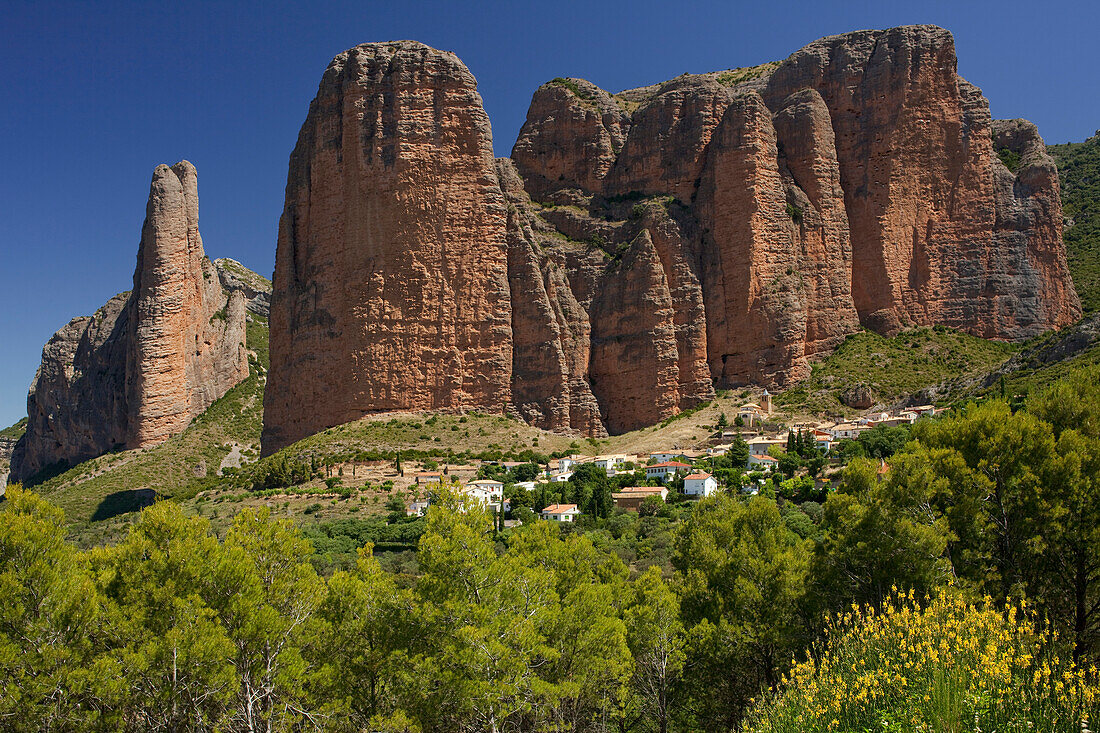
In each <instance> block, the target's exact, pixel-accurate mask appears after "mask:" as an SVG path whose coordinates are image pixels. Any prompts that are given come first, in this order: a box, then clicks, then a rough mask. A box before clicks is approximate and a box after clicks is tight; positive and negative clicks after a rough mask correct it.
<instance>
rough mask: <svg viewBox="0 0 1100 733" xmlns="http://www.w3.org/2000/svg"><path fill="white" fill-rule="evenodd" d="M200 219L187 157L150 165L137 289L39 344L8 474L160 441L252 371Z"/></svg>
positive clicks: (235, 297)
mask: <svg viewBox="0 0 1100 733" xmlns="http://www.w3.org/2000/svg"><path fill="white" fill-rule="evenodd" d="M198 221H199V209H198V177H197V175H196V173H195V168H194V166H192V165H191V164H190V163H188V162H187V161H182V162H180V163H177V164H176V165H174V166H172V167H171V168H169V167H168V166H166V165H161V166H158V167H157V169H156V171H154V173H153V181H152V184H151V185H150V190H149V204H148V207H147V209H146V217H145V224H144V226H143V228H142V236H141V244H140V246H139V248H138V257H137V269H136V271H135V273H134V289H133V290H132V291H131V292H129V293H123V294H121V295H117V296H115V297H114V298H112V299H111V300H110V301H108V302H107V304H106V305H105V306H103V307H102V308H100V309H99V310H98V311H96V313H95V315H93V316H90V317H82V318H75V319H73V320H72V321H70V322H69V323H68V324H67V325H66V326H65V327H64V328H62V329H61V330H59V331H58V332H57V333H56V334H54V336H53V337H52V338H51V339H50V340H49V342H48V343H47V344H46V346H45V347H44V348H43V350H42V364H41V366H40V367H39V369H38V373H37V374H36V375H35V380H34V383H33V384H32V385H31V389H30V394H29V396H28V398H27V416H28V423H27V432H26V435H25V436H24V437H23V438H22V439H21V440H20V442H19V444H18V445H17V446H16V449H15V453H14V454H13V456H12V476H13V478H14V479H16V480H20V479H27V478H30V477H32V476H34V475H35V474H36V473H38V472H39V471H41V470H42V469H45V468H48V467H51V466H54V465H57V464H63V465H71V464H74V463H77V462H79V461H82V460H87V459H89V458H93V457H95V456H97V455H101V454H103V453H105V452H107V451H110V450H113V449H118V448H127V449H129V448H143V447H148V446H152V445H156V444H158V443H162V442H164V441H165V440H167V439H168V438H170V437H171V436H173V435H176V434H177V433H179V432H181V431H182V430H183V429H184V428H185V427H187V424H188V423H190V422H191V420H192V419H193V418H194V417H196V416H197V415H199V414H200V413H202V412H203V411H204V410H205V409H206V408H207V407H209V406H210V405H211V404H212V403H213V402H214V400H216V399H218V398H219V397H221V396H222V395H223V394H225V393H226V392H227V391H228V390H229V388H230V387H232V386H233V385H235V384H237V383H238V382H239V381H241V380H242V379H244V378H245V377H246V376H248V358H247V355H246V352H245V343H244V342H245V298H244V295H243V294H242V293H241V292H239V291H236V290H231V291H230V290H224V289H223V288H222V286H221V284H220V281H219V274H218V271H217V269H216V268H215V266H214V265H213V263H211V262H210V260H209V259H207V258H206V255H205V254H204V252H203V246H202V238H201V237H200V236H199V229H198Z"/></svg>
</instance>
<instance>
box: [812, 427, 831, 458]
mask: <svg viewBox="0 0 1100 733" xmlns="http://www.w3.org/2000/svg"><path fill="white" fill-rule="evenodd" d="M814 448H820V449H821V450H823V451H825V452H826V453H828V452H829V451H830V450H832V448H833V434H832V433H827V432H825V431H824V430H814Z"/></svg>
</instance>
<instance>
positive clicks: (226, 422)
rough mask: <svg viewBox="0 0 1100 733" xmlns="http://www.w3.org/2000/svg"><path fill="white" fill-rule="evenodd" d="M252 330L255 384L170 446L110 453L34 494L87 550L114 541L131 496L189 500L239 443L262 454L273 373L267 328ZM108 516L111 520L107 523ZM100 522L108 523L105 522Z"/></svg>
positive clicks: (237, 391)
mask: <svg viewBox="0 0 1100 733" xmlns="http://www.w3.org/2000/svg"><path fill="white" fill-rule="evenodd" d="M252 318H253V319H254V321H253V322H251V323H249V324H248V334H247V337H246V339H247V345H248V348H249V350H250V351H252V352H254V354H255V357H250V359H249V362H250V367H251V368H250V370H249V376H248V378H247V379H245V380H244V381H243V382H241V383H240V384H238V385H237V386H235V387H234V388H233V389H231V390H229V392H227V393H226V394H225V396H223V397H222V398H221V399H220V400H218V401H217V402H215V403H214V404H213V405H211V406H210V408H209V409H208V410H207V411H206V412H205V413H203V414H202V415H201V416H200V417H199V418H198V419H196V420H195V421H194V422H193V423H192V424H191V425H190V426H188V428H187V429H186V430H185V431H184V432H183V433H181V434H180V435H177V436H176V437H174V438H172V439H170V440H169V441H167V442H166V443H164V444H162V445H159V446H156V447H154V448H149V449H145V450H133V451H124V452H121V453H110V454H107V455H104V456H100V457H99V458H94V459H92V460H90V461H85V462H84V463H81V464H79V465H77V466H74V467H73V468H72V469H70V470H68V471H66V472H65V473H63V474H61V475H59V476H56V477H54V478H52V479H50V480H48V481H46V482H44V483H42V484H39V485H38V486H36V487H34V488H35V490H36V491H38V492H40V493H41V494H43V495H44V496H46V497H47V498H49V499H50V500H51V501H53V502H55V503H57V504H58V505H60V506H61V507H62V508H63V509H64V510H65V514H66V516H67V517H68V519H69V521H70V523H71V524H72V526H73V531H74V535H75V536H77V537H78V539H80V540H81V541H82V542H83V543H86V544H95V543H98V542H100V541H105V540H110V539H111V538H112V537H114V536H115V535H116V533H117V531H118V529H119V525H120V524H124V523H125V522H126V521H127V520H128V517H127V516H126V515H125V514H119V513H118V512H121V511H123V510H125V509H128V508H131V507H132V506H133V505H134V502H135V499H134V497H133V496H132V494H130V493H129V492H131V491H133V490H137V489H153V490H155V491H157V492H158V494H160V495H164V496H173V497H177V498H185V497H188V496H192V495H194V494H195V493H196V492H197V491H199V490H200V489H202V488H203V487H205V486H207V485H209V483H210V482H211V481H212V480H213V479H204V478H200V477H199V476H197V475H196V473H201V471H196V467H198V466H199V465H205V468H206V472H207V474H208V475H209V476H213V474H214V473H215V472H216V471H217V469H218V468H219V466H220V465H221V461H222V459H223V458H225V456H226V455H227V454H228V453H229V452H230V449H231V446H232V444H233V443H238V444H239V445H240V446H241V450H242V451H245V452H246V455H247V452H248V451H253V452H256V453H258V451H259V445H260V426H261V420H262V418H263V379H264V375H265V374H266V372H267V364H268V356H267V324H266V322H264V321H263V319H260V318H258V317H256V316H252ZM108 515H109V516H108ZM100 517H105V518H103V519H100Z"/></svg>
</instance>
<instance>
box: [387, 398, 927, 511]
mask: <svg viewBox="0 0 1100 733" xmlns="http://www.w3.org/2000/svg"><path fill="white" fill-rule="evenodd" d="M771 409H772V404H771V395H770V394H769V393H768V391H767V390H765V391H764V393H763V395H761V399H760V403H759V404H756V403H748V404H745V405H742V406H740V407H739V408H738V411H737V418H738V420H737V423H736V424H737V429H736V430H735V431H732V432H724V433H723V434H722V437H723V438H729V439H730V442H723V443H720V444H718V445H713V446H710V447H709V448H706V449H703V450H677V451H659V452H654V453H649V454H642V455H630V454H612V455H600V456H583V455H569V456H564V457H562V458H555V459H553V460H551V461H550V462H549V463H548V464H547V465H546V466H545V467H544V468H543V472H542V476H541V477H540V478H541V481H542V482H544V483H546V482H548V483H565V482H567V481H569V479H570V478H571V477H572V476H573V473H574V471H575V470H576V468H577V467H578V466H579V465H581V464H585V463H591V464H593V465H595V466H596V467H597V468H601V469H603V470H604V471H605V472H606V473H607V475H608V476H609V477H614V476H616V475H618V474H620V473H631V474H633V473H634V471H635V470H636V468H637V467H644V470H645V475H646V478H647V479H656V480H657V481H658V482H659V483H660V484H662V485H660V486H631V487H625V488H623V489H621V490H620V491H617V492H615V493H614V494H612V498H613V500H614V503H615V506H616V507H617V508H621V509H624V510H627V511H639V509H640V508H641V506H642V504H643V503H644V502H645V500H646V499H648V498H649V497H651V496H656V497H660V498H661V499H662V500H664V499H666V498H667V497H668V489H667V488H666V487H665V486H664V485H663V484H666V483H667V482H668V481H669V479H671V478H673V477H675V476H677V475H682V476H683V477H684V489H683V493H684V494H685V495H686V496H690V497H697V498H705V497H708V496H710V495H712V494H714V493H715V492H716V491H718V480H717V479H715V478H714V476H711V475H710V474H709V473H707V472H706V471H701V470H697V469H696V468H695V467H694V466H693V464H694V463H695V462H697V461H699V460H701V459H705V458H709V457H714V456H718V455H724V454H725V453H726V452H727V451H729V450H730V448H731V447H732V445H733V440H734V439H736V438H742V435H743V433H745V432H749V431H753V430H758V429H760V428H763V426H764V424H765V421H766V420H767V419H768V416H769V415H770V413H771ZM936 412H937V409H936V408H935V407H933V406H932V405H921V406H919V407H911V408H907V409H904V410H901V411H899V412H897V413H896V414H890V413H886V412H878V413H872V414H869V415H865V416H863V417H861V418H859V419H857V420H853V421H851V422H841V423H816V424H801V425H793V426H790V427H789V428H788V429H787V430H786V432H785V433H783V434H782V435H772V436H769V435H765V434H755V435H749V436H748V437H743V438H742V439H744V440H745V442H746V443H747V444H748V447H749V457H748V461H747V463H746V465H745V468H746V469H747V470H750V471H764V472H768V471H772V470H775V469H776V466H777V463H778V461H777V460H776V459H775V458H773V457H772V456H770V455H768V453H769V450H770V449H771V447H772V446H773V445H778V446H780V447H785V446H786V444H787V435H788V434H789V433H790V432H797V433H799V434H801V435H804V436H809V437H810V438H811V439H812V440H813V443H814V446H815V447H816V448H819V449H820V450H822V451H823V452H824V453H826V454H828V453H829V451H831V450H832V448H833V445H834V444H835V443H836V442H837V441H839V440H845V439H849V440H853V439H856V438H858V437H859V436H860V434H861V433H863V432H864V431H865V430H870V429H871V428H873V427H875V426H878V425H885V426H895V425H908V424H912V423H914V422H916V421H917V420H918V419H920V418H921V417H931V416H933V415H935V414H936ZM746 429H747V430H746ZM519 465H523V464H521V463H518V462H506V463H504V464H502V466H503V467H504V468H511V467H513V466H519ZM444 480H445V476H444V474H443V473H440V472H438V471H426V472H423V473H418V474H417V475H416V483H417V485H418V486H421V487H424V488H428V487H430V485H431V484H438V483H440V482H443V481H444ZM537 483H538V482H536V481H525V482H521V483H518V484H515V485H516V486H517V487H521V488H524V489H527V490H529V491H530V490H533V489H534V488H535V486H536V484H537ZM458 490H459V491H460V492H462V493H464V494H465V495H466V496H468V497H469V498H471V499H473V500H475V501H479V502H481V503H482V504H483V505H485V506H490V507H493V508H494V510H495V509H496V508H498V507H499V508H503V510H504V511H509V509H510V507H509V503H508V501H507V500H506V499H505V498H504V483H503V482H501V481H496V480H493V479H478V480H476V481H469V482H467V483H465V484H460V485H459V486H458ZM428 505H429V501H417V502H414V503H413V504H412V505H411V506H409V507H408V514H409V515H417V516H422V515H423V514H424V512H425V511H426V510H427V508H428ZM580 514H581V512H580V510H579V509H578V508H577V506H576V505H575V504H551V505H550V506H547V507H545V508H544V509H543V510H542V512H541V513H540V516H541V518H542V519H545V520H548V521H554V522H573V521H575V520H576V518H577V517H578V516H580Z"/></svg>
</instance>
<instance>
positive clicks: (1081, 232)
mask: <svg viewBox="0 0 1100 733" xmlns="http://www.w3.org/2000/svg"><path fill="white" fill-rule="evenodd" d="M1047 150H1048V151H1049V152H1050V155H1051V157H1053V158H1054V160H1055V162H1057V163H1058V174H1059V176H1060V178H1061V182H1062V209H1063V213H1064V216H1065V218H1066V229H1065V236H1064V239H1065V243H1066V258H1067V259H1068V260H1069V269H1070V274H1071V275H1072V276H1073V283H1074V285H1075V286H1076V288H1077V295H1078V296H1079V297H1080V298H1081V307H1082V308H1083V309H1084V310H1085V311H1086V312H1087V311H1095V310H1097V309H1100V130H1098V131H1097V134H1096V135H1093V136H1092V137H1090V138H1089V139H1088V140H1086V141H1085V142H1083V143H1067V144H1065V145H1048V146H1047Z"/></svg>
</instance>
